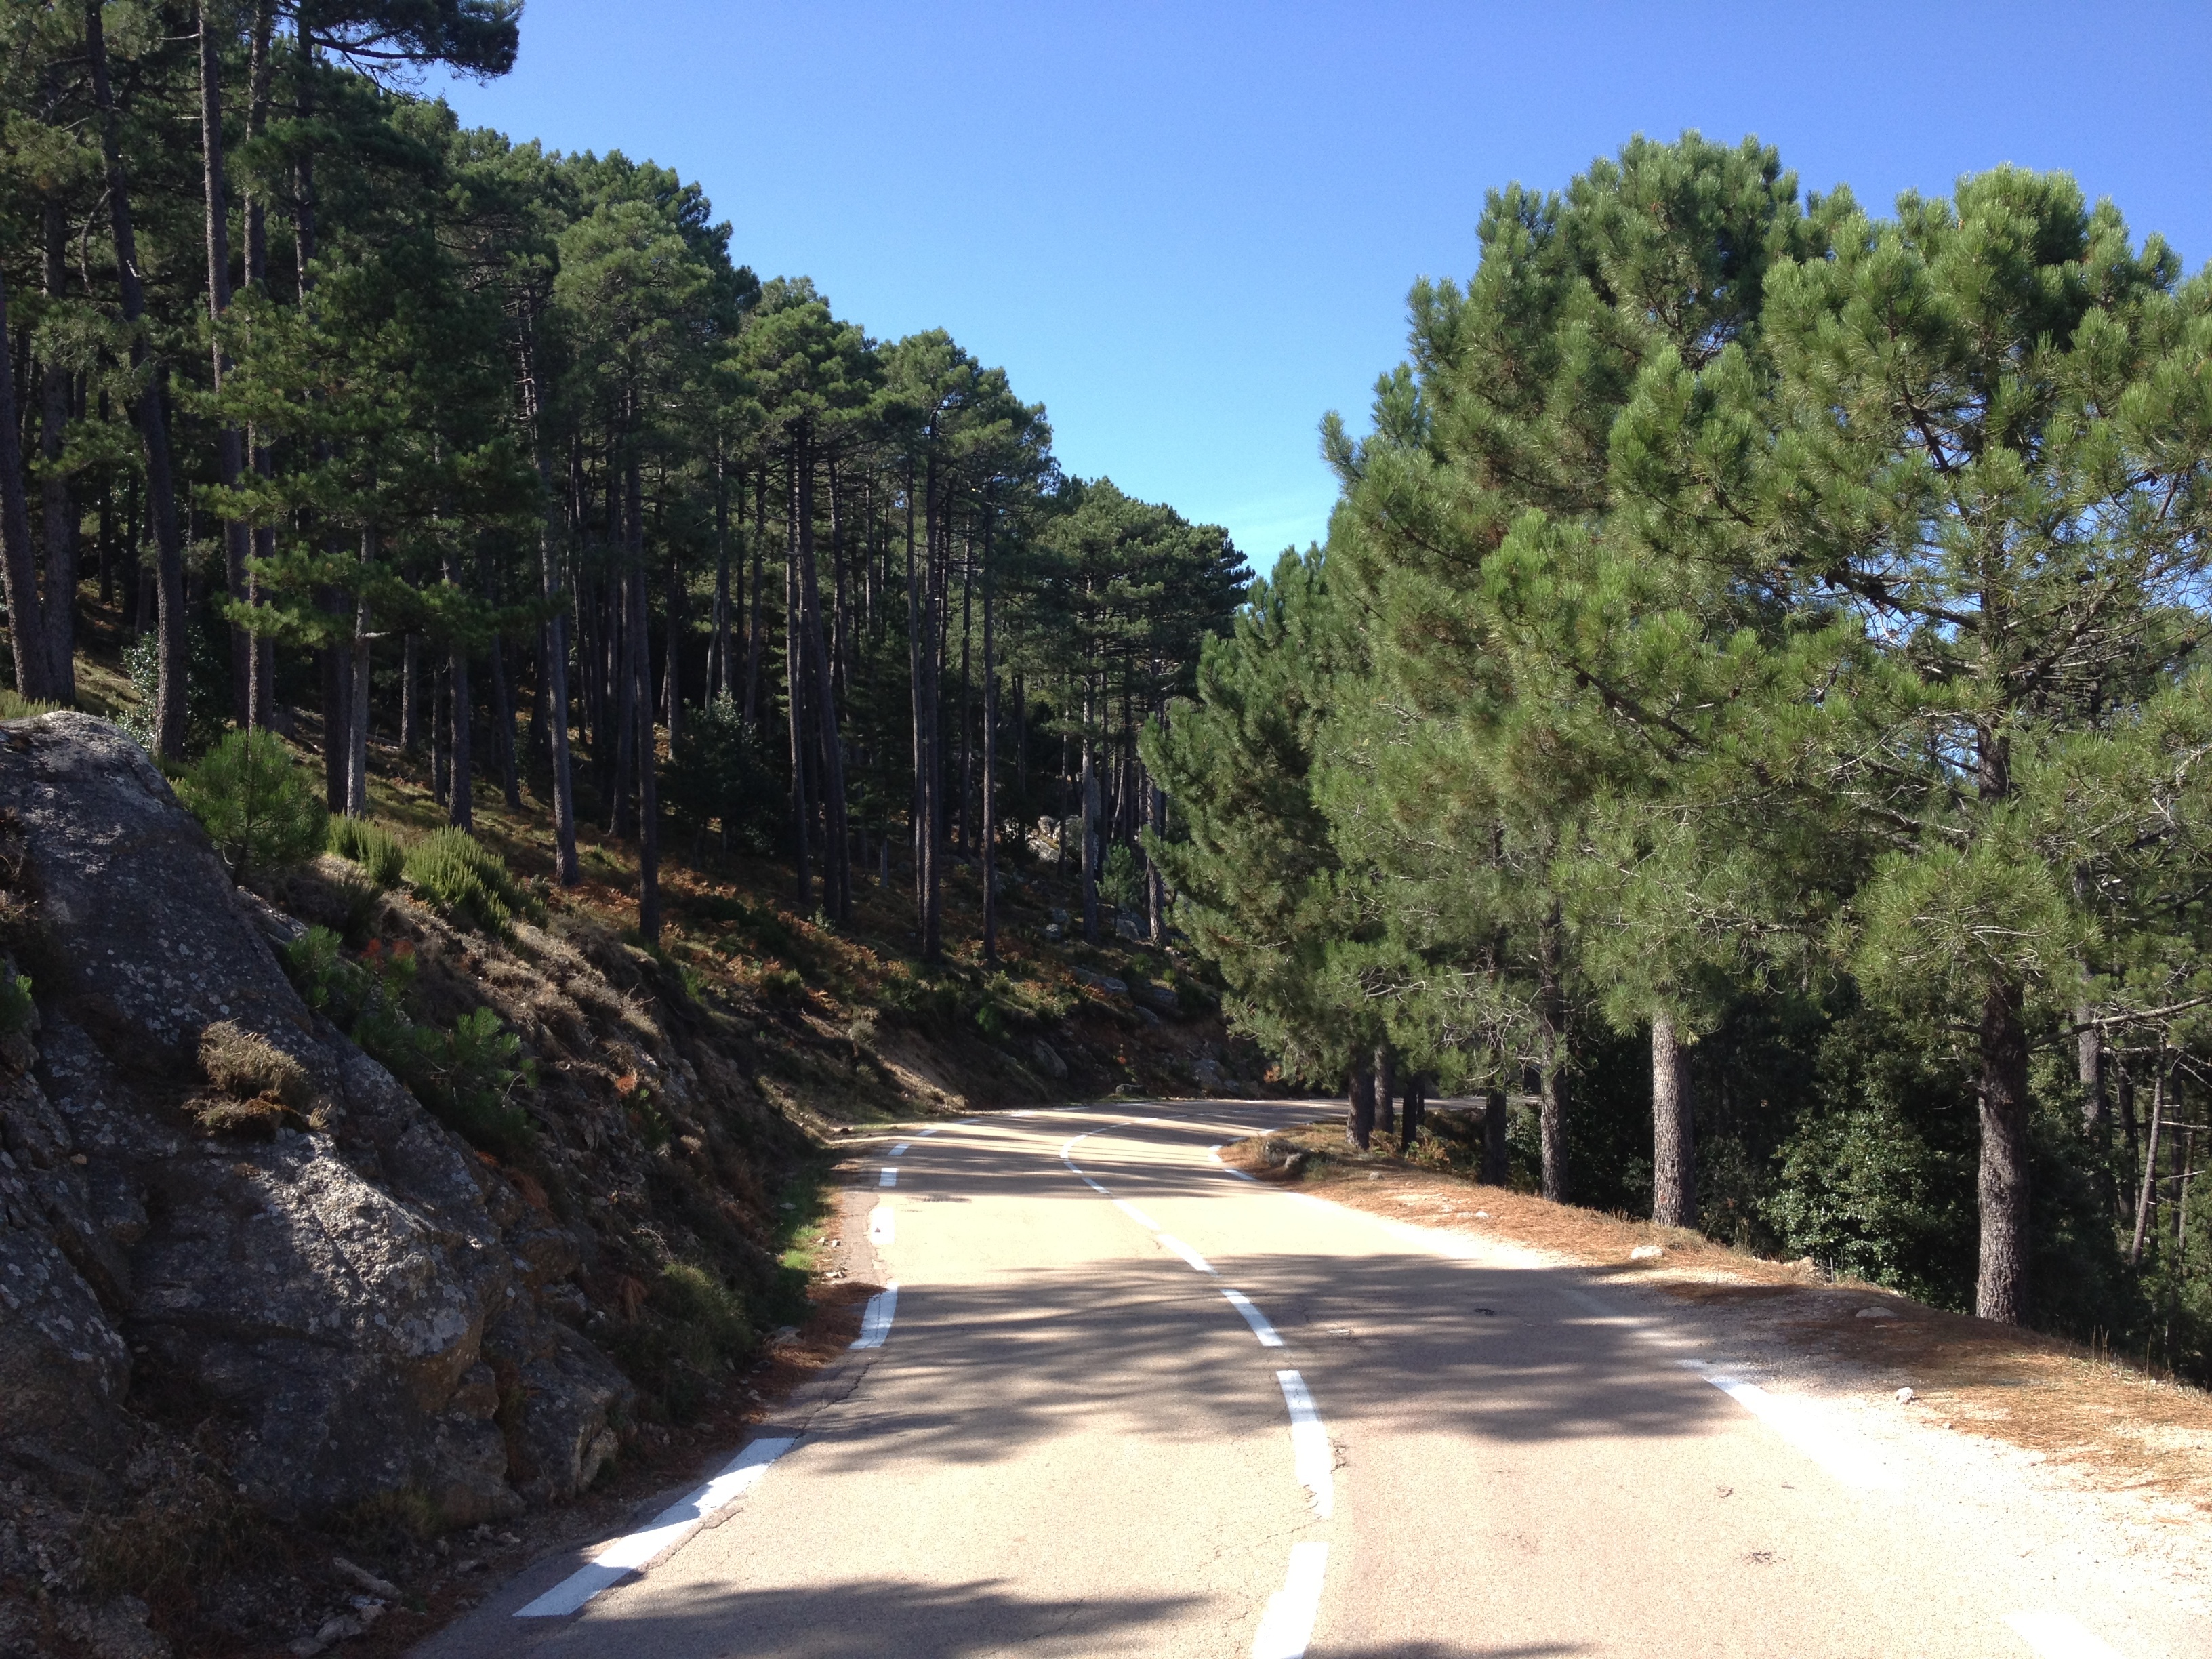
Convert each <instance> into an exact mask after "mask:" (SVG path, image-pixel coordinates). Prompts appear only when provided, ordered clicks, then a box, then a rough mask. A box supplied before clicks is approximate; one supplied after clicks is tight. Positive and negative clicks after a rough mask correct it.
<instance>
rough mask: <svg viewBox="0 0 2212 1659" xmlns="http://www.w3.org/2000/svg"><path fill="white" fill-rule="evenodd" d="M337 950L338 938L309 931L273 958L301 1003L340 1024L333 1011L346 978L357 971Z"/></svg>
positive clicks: (325, 930)
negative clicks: (278, 962)
mask: <svg viewBox="0 0 2212 1659" xmlns="http://www.w3.org/2000/svg"><path fill="white" fill-rule="evenodd" d="M339 946H340V940H339V939H338V936H337V934H336V933H332V932H331V930H330V929H329V928H327V927H310V928H309V929H307V932H306V933H302V934H301V935H300V937H299V938H297V939H294V940H293V941H292V942H291V943H290V944H289V945H285V946H284V947H283V950H281V951H278V952H277V953H276V954H277V956H278V957H279V959H280V960H282V962H283V964H284V973H285V975H286V977H288V978H289V979H290V980H291V981H292V987H293V988H294V989H295V990H296V991H298V992H299V994H300V997H301V1000H302V1001H304V1002H305V1003H306V1004H307V1006H309V1007H310V1008H312V1009H313V1010H314V1011H315V1012H317V1013H319V1014H330V1015H331V1018H332V1019H334V1020H337V1023H338V1024H344V1023H345V1022H344V1021H343V1019H339V1018H338V1016H337V1013H336V1012H333V1011H334V1009H335V1008H336V1007H337V1006H338V1005H339V1003H340V1000H341V992H342V989H343V987H344V986H345V985H346V982H347V981H348V979H349V976H351V975H356V974H357V973H358V972H359V969H356V968H355V967H354V965H353V964H352V963H349V962H348V961H347V960H346V959H345V957H344V954H343V951H341V950H340V948H339Z"/></svg>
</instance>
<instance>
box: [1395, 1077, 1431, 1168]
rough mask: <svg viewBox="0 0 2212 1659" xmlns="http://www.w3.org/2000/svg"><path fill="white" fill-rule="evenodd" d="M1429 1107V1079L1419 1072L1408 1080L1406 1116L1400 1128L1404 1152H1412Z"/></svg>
mask: <svg viewBox="0 0 2212 1659" xmlns="http://www.w3.org/2000/svg"><path fill="white" fill-rule="evenodd" d="M1428 1107H1429V1085H1428V1079H1425V1078H1424V1077H1423V1076H1421V1074H1420V1073H1418V1072H1416V1073H1413V1075H1411V1076H1410V1077H1408V1078H1407V1079H1406V1116H1405V1121H1403V1122H1402V1123H1401V1125H1400V1126H1399V1130H1398V1145H1399V1147H1400V1150H1401V1151H1403V1152H1412V1151H1413V1142H1414V1141H1415V1140H1417V1139H1419V1137H1420V1133H1421V1119H1422V1118H1423V1117H1424V1116H1425V1115H1426V1114H1427V1111H1428Z"/></svg>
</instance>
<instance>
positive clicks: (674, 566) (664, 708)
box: [660, 549, 684, 753]
mask: <svg viewBox="0 0 2212 1659" xmlns="http://www.w3.org/2000/svg"><path fill="white" fill-rule="evenodd" d="M666 621H667V625H666V627H665V629H663V630H662V655H663V661H662V663H661V671H660V712H661V722H660V723H661V724H662V725H663V726H666V727H667V728H668V747H669V750H670V751H671V753H672V752H673V751H674V750H675V748H676V739H677V737H678V733H679V732H681V731H682V730H683V726H684V570H683V566H682V564H681V563H680V562H678V559H677V557H676V554H675V552H674V550H672V549H671V550H670V552H669V555H668V607H667V612H666Z"/></svg>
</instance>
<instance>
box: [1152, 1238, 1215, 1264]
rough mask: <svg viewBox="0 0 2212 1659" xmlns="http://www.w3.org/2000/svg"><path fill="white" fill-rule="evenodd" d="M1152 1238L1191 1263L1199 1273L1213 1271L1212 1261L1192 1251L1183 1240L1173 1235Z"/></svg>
mask: <svg viewBox="0 0 2212 1659" xmlns="http://www.w3.org/2000/svg"><path fill="white" fill-rule="evenodd" d="M1152 1237H1155V1238H1157V1239H1158V1240H1159V1241H1160V1243H1163V1244H1164V1245H1166V1246H1167V1247H1168V1249H1171V1250H1173V1251H1174V1252H1175V1253H1176V1255H1179V1256H1181V1257H1182V1259H1183V1260H1184V1261H1188V1263H1190V1265H1191V1266H1192V1267H1195V1268H1197V1269H1198V1270H1199V1272H1200V1273H1212V1271H1213V1264H1212V1262H1211V1261H1207V1260H1206V1258H1205V1257H1204V1256H1202V1255H1200V1254H1199V1253H1198V1252H1197V1251H1196V1250H1194V1249H1191V1248H1190V1246H1189V1245H1188V1244H1186V1243H1183V1242H1182V1240H1181V1239H1179V1238H1177V1237H1176V1236H1175V1235H1174V1234H1173V1233H1154V1234H1153V1235H1152Z"/></svg>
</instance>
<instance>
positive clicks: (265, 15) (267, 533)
mask: <svg viewBox="0 0 2212 1659" xmlns="http://www.w3.org/2000/svg"><path fill="white" fill-rule="evenodd" d="M275 29H276V0H257V3H256V4H255V6H254V8H253V29H252V46H251V49H250V50H251V55H250V57H249V58H248V63H247V69H246V137H247V138H248V139H258V138H259V137H261V135H262V133H263V131H264V130H265V129H266V128H267V126H268V125H269V99H270V77H271V73H272V70H273V56H274V54H273V52H272V51H271V46H272V41H273V38H274V33H275ZM268 276H269V223H268V208H267V205H266V204H264V202H263V200H262V198H261V196H260V195H259V194H258V193H255V194H250V195H248V196H247V197H246V284H247V286H248V287H250V288H254V289H263V290H265V289H267V287H268ZM246 445H247V449H248V451H249V453H250V454H251V456H252V462H253V470H254V471H255V472H256V473H258V475H259V476H260V477H264V478H268V477H273V476H275V472H276V458H275V457H274V456H272V455H271V454H270V452H269V449H268V447H267V446H265V445H264V444H261V443H258V442H257V441H255V440H254V435H253V433H252V431H251V430H249V431H248V432H247V434H246ZM252 544H253V553H254V556H255V557H257V558H263V559H270V558H274V557H276V528H275V527H274V526H269V525H262V526H256V527H255V529H254V532H253V538H252ZM246 597H247V598H248V599H253V600H256V601H258V599H260V584H259V582H258V581H257V580H255V579H254V577H253V576H252V574H251V573H250V572H249V573H248V574H247V576H246ZM248 702H249V704H250V706H251V707H252V710H253V724H254V725H255V726H256V727H260V726H267V725H268V724H269V720H270V715H271V714H273V713H274V712H275V707H276V641H274V640H272V639H268V638H265V637H264V638H258V639H257V640H256V641H255V646H254V652H253V678H252V695H251V696H250V697H249V698H248Z"/></svg>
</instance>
